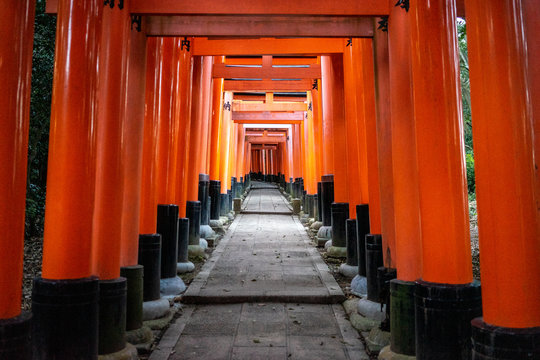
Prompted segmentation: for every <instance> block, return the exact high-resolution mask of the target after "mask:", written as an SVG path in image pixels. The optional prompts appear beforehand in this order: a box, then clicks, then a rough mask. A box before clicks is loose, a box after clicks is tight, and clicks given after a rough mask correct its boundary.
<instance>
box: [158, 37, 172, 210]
mask: <svg viewBox="0 0 540 360" xmlns="http://www.w3.org/2000/svg"><path fill="white" fill-rule="evenodd" d="M176 45H177V40H176V38H172V37H164V38H163V39H162V40H161V50H160V56H159V65H158V71H159V76H158V83H159V87H158V89H157V91H158V93H159V97H158V99H157V114H156V115H157V117H158V120H157V121H158V129H157V131H158V133H157V139H156V140H157V158H156V169H157V177H156V188H157V195H156V200H157V203H156V204H155V206H157V204H172V203H173V201H174V193H173V191H174V188H175V186H174V185H175V184H176V182H175V179H174V168H175V166H174V165H175V164H174V161H173V159H172V156H173V152H172V149H173V144H174V128H175V123H174V122H175V120H176V119H175V117H174V116H173V85H174V81H173V80H174V79H175V77H176V66H175V64H174V63H175V61H174V58H175V54H176Z"/></svg>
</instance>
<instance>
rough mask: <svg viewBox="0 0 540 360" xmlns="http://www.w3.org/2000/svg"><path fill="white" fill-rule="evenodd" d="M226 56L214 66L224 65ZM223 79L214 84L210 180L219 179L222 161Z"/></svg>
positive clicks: (215, 59) (216, 61) (214, 80)
mask: <svg viewBox="0 0 540 360" xmlns="http://www.w3.org/2000/svg"><path fill="white" fill-rule="evenodd" d="M224 62H225V57H224V56H216V57H214V64H223V63H224ZM223 86H224V79H223V78H215V79H213V84H212V93H213V94H212V137H211V142H210V172H209V175H210V180H218V179H219V165H220V160H221V151H220V139H221V133H222V130H221V123H222V120H223Z"/></svg>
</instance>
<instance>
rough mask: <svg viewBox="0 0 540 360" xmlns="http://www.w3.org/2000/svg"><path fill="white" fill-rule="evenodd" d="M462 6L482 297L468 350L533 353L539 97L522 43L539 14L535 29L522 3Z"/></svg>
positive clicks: (539, 321) (539, 298)
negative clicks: (536, 106) (480, 312)
mask: <svg viewBox="0 0 540 360" xmlns="http://www.w3.org/2000/svg"><path fill="white" fill-rule="evenodd" d="M466 5H467V19H468V21H467V26H468V28H467V35H468V40H469V59H470V76H471V103H472V119H473V136H474V151H475V175H476V194H477V203H478V230H479V235H480V237H479V240H480V250H481V252H480V257H481V259H480V261H481V264H482V267H481V275H482V303H483V319H482V318H478V319H475V320H474V321H473V354H474V356H476V357H485V358H489V359H502V358H503V357H504V358H516V359H517V358H526V357H538V356H540V350H539V349H538V346H537V344H538V341H539V340H540V287H539V286H538V284H539V282H540V242H539V241H538V239H539V221H538V220H539V219H538V215H539V213H538V207H537V198H538V196H539V194H538V193H537V192H536V191H535V190H537V189H536V184H535V161H534V155H535V154H534V138H533V136H534V132H533V128H534V120H536V119H534V118H533V117H534V116H536V115H537V114H536V113H534V112H533V111H532V110H534V108H533V104H534V103H538V101H539V100H538V99H537V98H534V97H531V96H530V95H531V94H530V88H529V86H530V85H529V84H531V82H529V81H531V80H533V81H534V77H533V78H532V79H530V78H528V70H529V69H531V66H532V68H533V69H534V67H535V66H537V65H538V64H537V62H538V59H533V58H531V57H529V58H528V56H527V50H528V49H527V45H528V42H530V43H531V44H532V43H533V42H536V41H535V40H532V39H533V38H534V37H536V35H535V32H533V31H531V30H538V28H539V26H538V21H540V20H539V19H538V18H536V27H534V26H532V25H533V23H529V24H528V25H526V23H525V21H524V17H525V16H529V14H527V11H528V10H531V11H533V13H534V9H532V8H533V6H530V8H528V7H527V6H524V5H525V4H524V2H523V1H517V0H516V1H509V2H504V3H502V2H499V3H497V2H494V3H489V4H483V6H479V4H477V3H475V2H474V1H467V2H466ZM537 5H538V4H536V6H534V8H536V7H537ZM536 15H538V11H536ZM531 20H532V19H528V21H531ZM532 51H533V52H534V51H535V49H534V45H533V49H532ZM486 58H489V61H488V62H486V61H485V59H486ZM534 71H537V70H533V73H534ZM533 85H534V83H533ZM518 329H519V330H518ZM486 337H487V339H486ZM507 344H515V346H513V347H512V348H511V349H509V346H508V345H507ZM503 349H505V350H504V352H503Z"/></svg>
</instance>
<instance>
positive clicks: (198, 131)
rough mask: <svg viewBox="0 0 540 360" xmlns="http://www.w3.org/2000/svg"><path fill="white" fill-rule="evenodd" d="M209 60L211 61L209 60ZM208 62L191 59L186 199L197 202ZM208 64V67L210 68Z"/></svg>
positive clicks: (205, 135)
mask: <svg viewBox="0 0 540 360" xmlns="http://www.w3.org/2000/svg"><path fill="white" fill-rule="evenodd" d="M210 60H211V59H210ZM208 62H209V60H208V58H207V57H198V56H195V57H193V82H192V91H193V93H192V107H191V127H190V145H189V162H188V167H189V171H188V198H187V200H189V201H197V199H198V196H199V193H198V192H199V174H201V173H202V174H204V170H205V169H206V154H207V146H206V145H207V142H208V119H206V121H205V119H204V118H203V116H204V114H205V113H207V112H205V105H207V104H208V103H207V102H206V101H205V99H204V97H205V90H206V86H205V82H206V79H207V76H206V72H207V71H208V64H207V63H208ZM211 65H212V64H211V62H210V66H211Z"/></svg>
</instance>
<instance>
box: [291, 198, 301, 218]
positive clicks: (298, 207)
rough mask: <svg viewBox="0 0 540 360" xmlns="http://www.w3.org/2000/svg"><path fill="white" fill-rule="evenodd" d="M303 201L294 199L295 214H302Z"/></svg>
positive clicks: (293, 209) (293, 210)
mask: <svg viewBox="0 0 540 360" xmlns="http://www.w3.org/2000/svg"><path fill="white" fill-rule="evenodd" d="M301 203H302V202H301V201H300V199H292V212H293V214H294V215H300V207H301Z"/></svg>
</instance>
